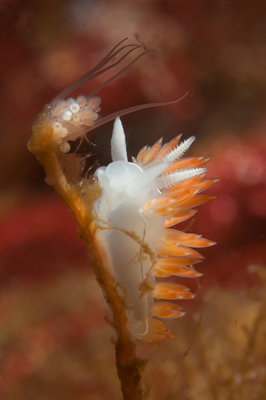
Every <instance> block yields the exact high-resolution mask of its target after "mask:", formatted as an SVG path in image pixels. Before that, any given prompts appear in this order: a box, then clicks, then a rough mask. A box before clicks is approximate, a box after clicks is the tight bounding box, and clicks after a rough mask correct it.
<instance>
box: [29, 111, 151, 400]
mask: <svg viewBox="0 0 266 400" xmlns="http://www.w3.org/2000/svg"><path fill="white" fill-rule="evenodd" d="M28 148H29V150H30V151H31V152H32V153H33V154H34V155H35V156H36V157H37V159H38V160H39V162H40V163H41V165H42V166H43V167H44V169H45V172H46V180H47V183H49V184H50V185H52V186H53V188H54V189H55V191H56V192H57V193H58V194H59V196H60V197H61V198H62V200H63V201H64V203H65V204H66V205H67V207H68V208H69V210H70V211H71V212H72V214H73V215H74V217H75V219H76V221H77V223H78V229H79V234H80V237H81V238H82V239H83V240H84V242H85V243H86V245H87V246H88V248H89V253H90V258H91V263H92V266H93V270H94V272H95V275H96V278H97V280H98V282H99V284H100V286H101V288H102V290H103V292H104V295H105V298H106V301H107V303H108V304H109V306H110V308H111V310H112V314H113V327H114V329H115V330H116V334H117V338H116V342H115V354H116V366H117V372H118V376H119V379H120V382H121V389H122V393H123V399H124V400H142V399H143V398H144V397H143V396H144V394H143V393H144V391H143V383H142V379H141V375H142V370H143V368H144V365H145V361H144V360H142V359H140V358H138V357H137V355H136V344H135V342H134V341H133V340H132V338H131V334H130V332H129V330H128V325H127V315H126V308H125V304H124V302H123V299H122V297H121V294H120V293H119V290H118V285H117V281H116V280H115V278H114V277H113V275H112V273H111V272H110V270H109V269H108V268H107V267H106V265H107V263H106V262H105V258H106V255H105V252H104V249H103V248H101V245H100V243H98V242H97V240H96V235H95V232H96V227H95V223H94V221H93V218H92V214H91V209H92V207H91V206H92V204H93V203H94V202H95V200H96V199H97V198H98V197H99V196H100V192H101V190H100V188H99V185H98V184H97V183H96V182H88V181H87V182H81V183H80V184H72V183H70V182H69V181H68V179H67V177H66V175H65V173H64V170H63V168H62V166H61V164H60V160H59V158H60V157H59V156H60V150H59V148H58V143H57V142H56V140H55V138H54V133H53V128H52V126H51V124H49V122H48V121H47V115H46V112H45V111H44V113H43V114H42V115H41V116H40V118H39V120H38V122H37V123H36V124H35V126H34V127H33V135H32V137H31V139H30V141H29V143H28Z"/></svg>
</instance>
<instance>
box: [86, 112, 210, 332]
mask: <svg viewBox="0 0 266 400" xmlns="http://www.w3.org/2000/svg"><path fill="white" fill-rule="evenodd" d="M193 140H194V138H190V139H188V140H187V141H184V142H183V143H181V144H180V145H179V146H178V145H177V146H173V145H172V146H170V147H169V150H168V148H167V147H166V148H164V146H162V147H161V145H160V146H158V150H159V149H161V157H160V156H159V157H158V158H157V159H156V158H155V159H151V162H148V163H146V165H145V162H144V163H142V162H138V158H137V160H135V161H134V162H129V161H128V158H127V151H126V141H125V135H124V131H123V127H122V124H121V121H120V119H119V118H117V119H116V121H115V124H114V130H113V136H112V140H111V153H112V159H113V162H111V163H110V164H109V165H108V166H107V167H100V168H98V169H97V170H96V173H95V177H96V178H97V180H98V182H99V185H100V187H101V190H102V193H101V196H100V198H99V199H98V200H97V201H96V203H95V204H94V215H95V221H96V224H97V226H98V228H99V229H98V231H97V240H98V241H99V242H100V243H101V247H102V248H104V250H105V253H106V254H107V258H108V261H107V264H108V267H109V268H110V269H111V270H112V273H113V275H114V276H115V278H116V280H117V284H118V288H119V291H120V292H121V296H122V298H123V299H124V302H125V308H126V310H127V316H128V327H129V329H130V331H131V333H132V336H133V337H134V338H137V339H141V338H143V337H145V336H147V335H149V333H150V331H152V326H153V322H152V317H153V316H154V310H155V308H156V307H157V313H159V314H161V315H166V316H168V317H171V316H172V317H174V316H175V317H176V316H180V315H181V313H180V310H178V312H177V309H176V308H175V305H172V304H170V305H169V303H165V305H158V304H157V305H156V304H154V301H153V298H154V296H155V297H157V298H160V299H167V298H168V299H172V298H173V299H174V298H191V297H193V295H192V294H191V293H190V292H189V290H188V289H187V288H185V287H181V286H180V285H179V286H178V287H177V288H178V290H179V292H178V293H177V292H176V290H177V288H175V287H170V286H169V288H168V292H167V293H166V294H163V292H162V289H163V288H162V286H158V284H156V274H155V273H154V270H155V267H156V265H158V262H159V261H160V258H161V257H160V252H161V253H162V254H163V251H162V249H161V247H162V243H163V241H164V240H166V244H167V245H168V246H170V247H171V246H172V245H173V247H174V248H175V247H176V248H178V243H174V244H173V243H172V242H173V238H170V237H169V238H168V237H167V235H169V233H170V230H165V224H166V222H167V221H169V217H171V216H172V215H175V213H176V212H177V213H178V211H179V209H180V208H181V207H178V206H177V202H176V201H175V200H173V201H172V200H171V199H168V198H165V193H167V192H166V190H167V189H169V188H170V189H172V188H175V187H176V185H178V184H179V183H181V182H184V181H186V180H188V179H190V178H195V177H198V176H200V175H203V174H204V173H205V172H206V170H205V168H191V169H182V170H179V171H175V172H174V173H173V172H170V173H167V171H168V169H169V168H170V167H171V166H172V165H173V163H175V162H176V161H177V159H178V158H179V157H180V156H182V155H183V153H184V152H185V151H186V150H187V148H188V147H189V146H190V144H191V143H192V142H193ZM167 150H168V151H167ZM149 151H151V149H148V150H147V152H146V154H148V152H149ZM139 154H140V153H139ZM143 161H144V160H143ZM163 203H165V204H163ZM174 203H175V204H174ZM161 205H163V207H161ZM166 232H167V233H166ZM193 237H194V236H193ZM204 240H205V239H204ZM198 244H199V246H201V245H207V242H206V243H204V242H200V240H198ZM209 244H210V242H209ZM169 251H170V250H169ZM181 251H182V248H181ZM190 254H191V255H192V256H193V255H194V256H195V257H196V254H199V253H197V252H195V251H194V253H193V250H190ZM185 255H187V254H185ZM171 260H173V261H175V260H176V263H177V264H178V262H179V261H180V260H178V259H174V258H172V259H171ZM188 262H190V261H189V260H188ZM185 268H186V267H185ZM187 268H188V267H187ZM179 272H180V274H181V275H182V273H183V276H191V277H194V276H196V271H195V270H194V269H193V268H192V267H191V271H190V272H191V274H190V275H189V274H188V271H186V269H183V272H181V271H180V270H179ZM185 272H186V275H185ZM157 275H158V274H157ZM156 290H157V291H156ZM173 291H174V293H172V292H173ZM167 304H168V305H167ZM154 307H155V308H154ZM165 307H166V309H167V312H166V309H165ZM169 310H170V311H171V312H170V314H171V315H170V314H169Z"/></svg>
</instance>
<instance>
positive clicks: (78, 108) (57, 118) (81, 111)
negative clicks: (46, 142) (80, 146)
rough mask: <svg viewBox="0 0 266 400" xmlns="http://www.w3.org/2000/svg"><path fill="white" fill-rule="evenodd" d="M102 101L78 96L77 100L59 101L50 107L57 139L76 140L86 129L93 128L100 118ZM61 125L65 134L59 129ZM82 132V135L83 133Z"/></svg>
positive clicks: (97, 98) (96, 98)
mask: <svg viewBox="0 0 266 400" xmlns="http://www.w3.org/2000/svg"><path fill="white" fill-rule="evenodd" d="M100 103H101V99H100V98H99V97H91V98H90V97H88V98H86V97H85V96H82V95H81V96H78V97H77V99H73V98H69V99H67V100H63V99H57V100H55V101H54V102H53V103H52V104H51V105H50V110H51V122H52V126H53V130H54V133H55V138H56V139H59V141H60V140H61V141H62V138H65V139H66V140H70V139H75V138H77V137H78V136H81V134H82V133H83V131H84V127H86V126H92V125H93V124H94V123H95V121H96V120H97V119H98V118H99V114H98V112H99V111H100ZM56 124H60V125H61V126H62V128H64V129H65V131H64V132H63V131H62V130H61V133H60V130H59V129H58V128H57V125H56ZM81 132H82V133H81Z"/></svg>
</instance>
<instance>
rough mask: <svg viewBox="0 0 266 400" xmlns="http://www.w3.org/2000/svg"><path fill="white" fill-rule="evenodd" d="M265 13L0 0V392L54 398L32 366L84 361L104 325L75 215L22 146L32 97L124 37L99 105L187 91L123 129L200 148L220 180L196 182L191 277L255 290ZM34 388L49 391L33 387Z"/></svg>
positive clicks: (114, 1) (260, 234)
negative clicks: (203, 242) (120, 58)
mask: <svg viewBox="0 0 266 400" xmlns="http://www.w3.org/2000/svg"><path fill="white" fill-rule="evenodd" d="M265 15H266V4H265V2H264V1H263V0H261V1H259V0H258V1H255V2H250V1H245V0H244V1H243V0H241V1H240V0H231V1H230V0H229V1H227V0H216V1H209V0H196V1H195V0H194V1H190V0H189V1H188V0H186V1H185V0H176V1H170V0H169V1H168V0H166V1H164V0H150V1H142V0H140V1H133V0H126V1H122V0H109V1H105V0H103V1H96V0H95V1H93V0H91V1H90V0H88V1H86V0H72V1H70V0H67V1H65V0H64V1H62V0H59V1H57V2H54V1H51V0H48V1H45V2H39V1H37V0H29V1H27V2H25V1H19V0H6V1H5V0H2V1H1V2H0V21H1V23H0V35H1V60H2V62H1V64H0V69H1V75H0V77H1V78H0V79H1V98H0V128H1V136H0V141H1V147H0V152H1V169H0V181H1V198H0V217H1V220H0V232H1V235H0V237H1V240H0V257H1V261H0V277H1V280H0V286H1V294H0V315H1V319H2V324H3V326H5V328H4V329H3V330H0V347H1V350H0V358H1V360H2V362H1V363H0V376H1V381H0V391H1V390H2V393H3V396H5V397H3V398H6V399H12V400H14V399H23V398H25V397H23V396H24V395H25V393H27V394H28V393H29V392H28V391H29V390H32V392H33V393H34V396H35V397H34V396H33V397H27V398H34V399H48V398H49V399H53V398H60V397H56V396H57V395H58V392H57V390H55V386H56V385H55V383H54V384H53V385H52V383H51V382H53V379H52V378H51V380H49V379H50V378H49V379H48V378H47V379H48V381H47V382H46V381H45V379H43V378H42V379H41V378H40V376H42V374H41V372H40V371H41V370H42V369H44V370H45V368H47V365H48V366H49V365H51V366H52V365H53V368H55V369H56V365H57V361H56V362H54V364H53V361H51V360H53V357H55V358H56V357H57V356H58V354H57V352H59V353H60V354H59V356H58V357H59V358H60V357H61V358H62V357H63V355H65V354H66V352H72V353H71V354H72V356H73V353H75V351H76V352H77V353H79V355H80V354H84V357H87V358H89V357H90V354H91V353H87V350H86V351H85V350H84V348H85V347H86V346H87V347H86V348H88V346H89V345H88V343H89V340H87V339H88V337H89V336H88V335H90V334H93V333H91V330H92V331H94V330H96V332H98V331H97V329H99V330H101V329H102V325H104V324H105V321H103V316H104V313H105V308H104V306H103V305H102V303H99V302H100V300H99V298H98V297H97V296H96V295H95V298H94V297H93V296H92V298H91V293H92V292H93V291H91V293H90V294H88V293H87V289H86V288H87V287H86V285H85V283H84V280H85V279H87V277H89V276H90V273H91V272H90V266H89V261H88V255H87V250H86V248H85V245H83V243H82V242H81V241H80V239H79V238H78V235H77V232H76V225H75V222H74V220H73V218H72V216H71V215H70V213H69V212H68V211H67V210H66V209H65V206H64V204H63V203H61V201H60V200H59V199H58V198H57V196H56V195H55V194H54V193H53V191H52V189H51V188H50V187H48V186H47V185H46V184H45V182H44V173H43V170H42V168H41V166H40V165H39V164H38V162H37V161H36V160H35V159H34V157H33V156H32V155H31V154H30V153H29V152H28V150H27V147H26V144H27V140H28V139H29V137H30V134H31V126H32V123H33V122H34V120H35V119H36V116H37V114H38V113H39V112H40V111H41V110H42V108H43V106H44V105H45V104H47V103H48V102H50V101H51V99H52V98H53V97H54V96H55V95H56V94H57V93H58V92H59V91H60V90H62V89H63V88H65V87H66V86H68V85H69V84H70V83H71V82H72V81H74V80H75V79H77V78H78V77H79V76H81V75H82V74H83V73H85V72H86V71H87V70H89V69H90V68H91V67H93V66H94V65H95V64H96V63H97V62H98V61H99V60H100V59H101V58H102V57H103V55H104V54H105V53H106V52H107V51H109V50H110V49H111V48H112V47H113V46H114V45H115V44H116V43H117V42H118V41H119V40H121V39H123V38H124V37H129V39H130V41H132V42H134V41H136V40H138V39H139V40H141V41H142V42H143V43H145V45H146V46H147V47H148V48H149V49H152V50H154V53H153V54H152V55H150V56H147V57H145V59H141V60H140V61H139V62H138V63H137V64H136V66H134V68H133V69H132V71H129V73H128V74H127V73H126V74H125V75H123V76H121V77H120V78H119V79H117V80H116V81H115V82H113V83H112V84H111V85H110V86H109V87H107V88H105V90H104V93H103V104H104V105H103V107H104V110H105V113H108V112H110V111H116V110H119V109H121V108H125V107H127V106H131V105H135V104H140V103H145V102H154V101H164V100H168V99H173V98H178V97H179V96H182V95H183V94H184V92H186V91H189V96H188V97H187V98H186V99H185V100H184V101H183V102H181V103H179V104H178V105H176V106H171V107H168V108H164V109H160V110H156V111H150V112H149V113H145V112H140V113H138V114H136V115H134V117H133V118H131V119H130V120H129V121H128V122H127V129H128V131H129V132H131V131H133V132H134V130H135V131H137V132H140V133H139V134H140V135H141V136H142V135H143V133H142V132H146V133H145V135H146V137H147V142H148V141H151V142H153V141H154V138H155V139H157V138H158V137H160V136H165V137H169V136H174V135H176V134H177V133H180V132H183V134H184V136H185V137H186V136H189V135H191V134H195V135H196V137H197V143H196V145H195V146H194V148H193V149H192V152H193V154H195V155H207V156H211V157H212V159H211V161H210V162H209V164H208V165H209V176H210V177H215V178H221V180H220V182H218V183H217V184H216V185H215V187H213V188H212V189H211V190H210V193H211V194H214V195H215V196H217V198H216V199H215V200H213V201H212V202H211V203H208V204H206V205H203V206H202V207H201V208H200V209H199V212H198V214H197V215H196V218H195V221H194V222H193V225H192V227H191V229H192V230H193V231H195V232H199V233H201V234H203V235H205V236H206V237H208V238H210V239H212V240H215V241H217V242H218V244H217V246H215V247H213V248H211V249H207V250H206V251H205V252H204V255H205V256H206V260H205V261H204V263H203V264H202V265H200V266H199V268H198V269H199V270H200V271H201V272H204V277H203V278H202V279H201V286H202V288H203V290H206V289H207V288H208V287H210V286H221V287H224V286H225V287H230V288H236V289H237V288H239V287H247V288H252V287H256V285H257V278H256V277H255V275H254V274H253V273H252V266H254V265H262V266H264V265H265V257H266V243H265V242H266V237H265V218H266V179H265V177H266V136H265V131H266V118H265V102H266V91H265V86H266V74H265V66H266V44H265V33H266V24H265V22H266V21H265ZM88 87H89V85H88ZM84 92H85V93H86V89H84ZM134 140H135V141H136V142H137V141H138V138H137V136H136V138H135V139H134ZM72 281H73V289H71V283H70V282H72ZM51 288H54V291H53V290H52V293H53V294H49V293H50V291H51ZM60 288H61V289H60ZM80 288H82V289H80ZM95 290H96V291H97V289H95ZM80 291H81V292H82V295H80V294H79V293H80ZM70 292H72V294H71V295H70ZM47 293H48V294H47ZM75 295H76V296H77V298H76V297H75ZM69 296H70V297H71V302H70V303H69V302H68V301H67V299H68V297H69ZM42 299H43V300H42ZM51 299H52V300H51ZM95 299H96V300H95ZM42 301H43V304H44V305H43V306H42ZM94 302H96V303H95V304H96V306H95V305H94ZM29 304H30V306H29ZM34 304H35V306H33V305H34ZM40 304H41V305H40ZM39 307H41V311H39ZM94 307H96V311H97V312H93V310H94V309H95V308H94ZM55 310H56V311H55ZM58 310H59V311H58ZM19 315H23V318H24V320H23V321H24V322H22V321H20V318H19V317H18V316H19ZM18 318H19V321H20V322H18ZM21 318H22V317H21ZM86 335H87V336H86ZM84 337H86V341H85V339H84ZM104 338H105V336H104ZM94 340H96V339H95V337H94ZM107 340H108V339H107ZM85 342H86V345H85ZM77 343H78V344H77ZM71 346H72V347H71ZM73 346H74V350H73ZM75 346H76V347H75ZM69 349H71V350H69ZM82 352H84V353H82ZM73 357H74V356H73ZM77 357H78V356H77ZM47 360H49V362H48V361H47ZM68 361H69V360H68ZM98 361H99V360H98ZM69 362H70V361H69ZM71 362H72V363H73V358H72V359H71ZM79 362H80V361H79ZM49 363H50V364H49ZM85 364H86V363H85ZM61 367H62V366H61ZM61 367H60V368H61ZM51 368H52V367H51ZM48 369H49V368H48ZM38 371H39V372H38ZM47 374H48V372H47V371H46V376H48V375H49V374H48V375H47ZM71 374H73V371H72V369H71ZM71 374H70V372H69V371H67V372H66V371H64V372H62V376H64V377H69V376H70V375H71ZM77 375H78V373H77ZM78 376H79V378H76V381H75V379H74V383H71V384H70V387H69V388H68V391H69V393H68V394H67V393H66V394H65V397H64V399H68V398H73V397H71V396H74V395H75V394H76V393H79V397H78V398H80V399H83V398H84V399H87V398H91V399H94V397H92V396H93V393H96V394H95V399H96V398H97V399H98V398H99V399H101V398H104V397H101V396H104V394H102V395H101V394H99V393H101V390H103V389H102V388H101V380H99V382H97V380H96V383H95V381H94V383H95V384H94V383H92V382H90V383H88V382H87V380H86V379H87V378H86V377H85V376H84V377H83V376H82V377H80V375H78ZM38 379H39V380H40V381H41V383H40V382H39V381H38ZM108 379H111V378H108V377H106V380H107V381H108ZM38 382H39V383H38ZM57 382H60V378H58V377H57ZM1 385H2V386H1ZM38 385H39V386H40V385H42V387H46V386H49V387H53V390H54V391H51V392H49V390H48V392H47V393H46V392H45V391H44V394H41V393H39V391H38V390H37V387H39V386H38ZM107 386H108V385H107ZM110 386H112V385H111V384H110ZM58 390H59V389H58ZM106 390H107V389H106ZM107 391H108V390H107ZM45 393H46V394H45ZM48 396H49V397H48ZM68 396H69V397H68ZM82 396H83V397H82ZM86 396H90V397H86ZM97 396H98V397H97Z"/></svg>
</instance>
